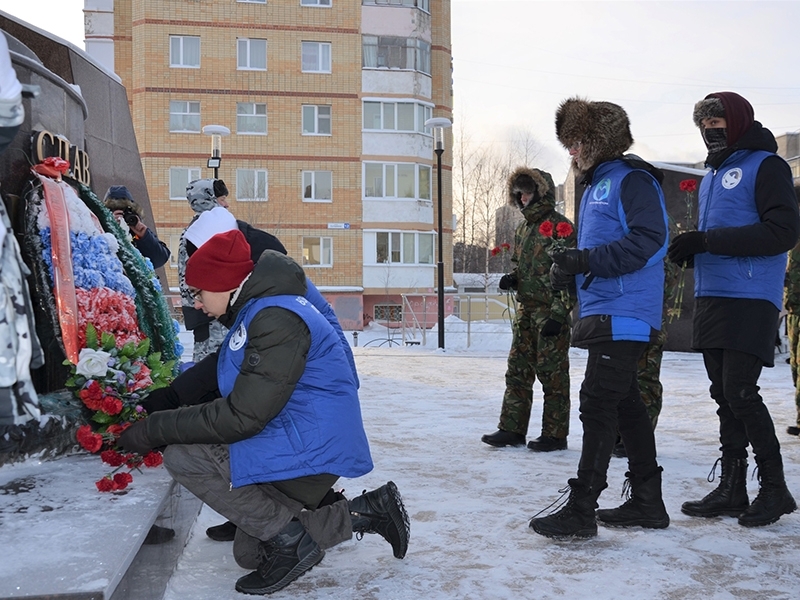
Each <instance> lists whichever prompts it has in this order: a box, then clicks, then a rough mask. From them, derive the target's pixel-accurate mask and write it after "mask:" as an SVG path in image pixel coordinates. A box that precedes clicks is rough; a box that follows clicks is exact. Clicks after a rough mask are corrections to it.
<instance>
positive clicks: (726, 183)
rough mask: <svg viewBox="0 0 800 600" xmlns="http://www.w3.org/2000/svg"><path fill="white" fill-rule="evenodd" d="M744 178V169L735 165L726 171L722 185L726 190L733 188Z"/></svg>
mask: <svg viewBox="0 0 800 600" xmlns="http://www.w3.org/2000/svg"><path fill="white" fill-rule="evenodd" d="M741 180H742V170H741V169H740V168H739V167H734V168H733V169H731V170H730V171H726V172H725V174H724V175H723V176H722V187H724V188H725V189H726V190H732V189H733V188H735V187H736V186H737V185H739V182H740V181H741Z"/></svg>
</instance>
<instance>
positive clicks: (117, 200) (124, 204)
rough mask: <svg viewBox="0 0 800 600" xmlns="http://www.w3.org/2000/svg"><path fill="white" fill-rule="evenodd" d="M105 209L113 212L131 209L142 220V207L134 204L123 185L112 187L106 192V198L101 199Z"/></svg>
mask: <svg viewBox="0 0 800 600" xmlns="http://www.w3.org/2000/svg"><path fill="white" fill-rule="evenodd" d="M103 204H105V207H106V208H107V209H108V210H110V211H111V212H114V211H115V210H125V209H126V208H129V209H131V210H132V211H133V212H135V213H136V214H137V215H138V217H139V218H140V219H143V218H144V211H143V210H142V207H141V206H139V205H138V204H136V201H135V200H134V199H133V196H132V195H131V193H130V191H128V188H126V187H125V186H124V185H112V186H111V187H110V188H108V191H107V192H106V197H105V198H103Z"/></svg>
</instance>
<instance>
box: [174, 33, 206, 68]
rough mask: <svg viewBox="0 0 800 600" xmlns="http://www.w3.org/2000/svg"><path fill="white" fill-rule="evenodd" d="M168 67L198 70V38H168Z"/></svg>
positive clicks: (182, 36)
mask: <svg viewBox="0 0 800 600" xmlns="http://www.w3.org/2000/svg"><path fill="white" fill-rule="evenodd" d="M169 66H170V67H177V68H185V69H199V68H200V38H199V37H198V36H193V35H171V36H169Z"/></svg>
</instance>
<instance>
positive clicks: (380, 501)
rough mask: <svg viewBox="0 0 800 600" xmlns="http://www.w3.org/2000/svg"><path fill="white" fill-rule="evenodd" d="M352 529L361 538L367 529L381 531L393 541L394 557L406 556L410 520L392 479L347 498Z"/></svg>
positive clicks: (379, 532) (383, 535)
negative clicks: (374, 488)
mask: <svg viewBox="0 0 800 600" xmlns="http://www.w3.org/2000/svg"><path fill="white" fill-rule="evenodd" d="M348 505H349V507H350V517H351V519H352V520H353V532H354V533H356V534H359V536H358V539H361V537H363V535H364V534H365V533H378V534H380V535H381V536H382V537H383V539H385V540H386V541H387V542H389V543H390V544H391V545H392V552H393V553H394V556H395V558H403V557H404V556H405V555H406V552H407V551H408V540H409V538H410V537H411V524H410V523H409V520H408V513H406V508H405V506H404V505H403V499H402V498H401V497H400V492H398V491H397V486H396V485H395V484H394V483H393V482H391V481H390V482H389V483H387V484H386V485H383V486H381V487H379V488H378V489H377V490H372V491H371V492H367V490H364V491H363V492H362V493H361V495H360V496H358V497H356V498H353V499H352V500H350V501H348Z"/></svg>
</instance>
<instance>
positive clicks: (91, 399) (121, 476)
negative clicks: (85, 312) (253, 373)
mask: <svg viewBox="0 0 800 600" xmlns="http://www.w3.org/2000/svg"><path fill="white" fill-rule="evenodd" d="M149 350H150V340H148V339H144V340H142V341H140V342H138V343H135V342H133V341H128V342H126V343H124V344H123V345H122V347H117V340H116V339H115V337H114V335H112V334H110V333H103V334H102V335H101V336H100V339H99V340H98V336H97V330H96V329H95V327H94V325H92V324H91V323H89V324H88V325H87V326H86V347H85V348H83V349H82V350H81V352H80V355H79V359H78V363H77V364H74V365H73V364H72V363H71V362H70V361H69V360H66V361H64V364H65V365H69V366H70V367H71V375H70V377H69V378H68V379H67V381H66V386H67V388H69V389H71V390H72V392H73V393H74V394H75V396H77V397H78V398H80V400H81V402H83V404H84V405H85V406H86V408H87V409H88V410H90V411H92V416H91V417H90V419H89V421H90V424H87V425H84V426H82V427H80V428H79V429H78V431H77V435H76V438H77V441H78V444H80V446H81V447H82V448H83V449H84V450H86V451H88V452H91V453H92V454H98V453H99V455H100V460H102V461H103V462H104V463H106V464H107V465H109V466H111V467H113V468H114V470H113V471H112V472H111V473H109V474H108V475H106V476H105V477H103V478H102V479H100V480H99V481H97V482H96V484H95V485H96V486H97V489H98V490H99V491H101V492H115V491H120V490H124V489H125V488H126V487H128V485H129V484H130V483H131V482H132V481H133V476H132V475H131V471H132V470H133V469H136V470H139V467H140V466H142V465H144V466H145V467H157V466H158V465H160V464H161V462H162V457H161V453H160V452H149V453H148V454H146V455H144V456H140V455H138V454H133V453H124V452H121V451H120V450H119V449H118V448H117V440H118V439H119V436H120V435H121V434H122V432H123V431H125V429H127V428H128V427H129V426H130V424H131V423H133V422H134V421H137V420H139V419H142V418H144V417H145V416H146V415H145V412H144V409H143V408H142V407H141V406H140V405H139V402H140V401H141V400H143V399H144V398H146V397H147V393H148V392H149V391H150V390H154V389H158V388H161V387H165V386H166V385H167V384H168V383H169V381H170V379H171V378H172V372H173V366H174V365H173V363H174V361H169V362H166V363H162V362H161V355H160V353H158V352H154V353H152V354H150V353H149ZM123 469H127V471H123Z"/></svg>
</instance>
